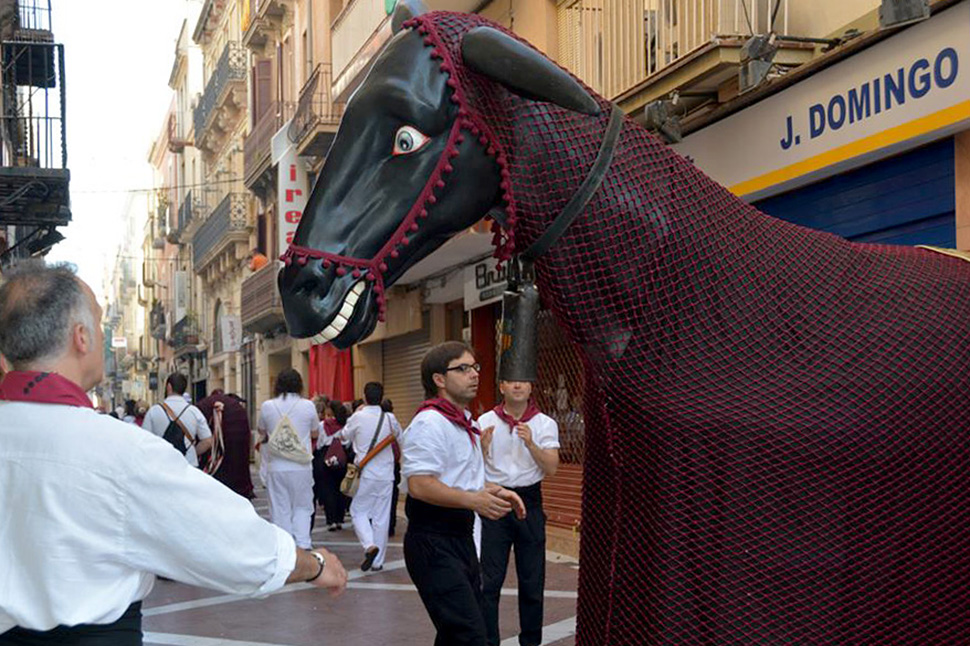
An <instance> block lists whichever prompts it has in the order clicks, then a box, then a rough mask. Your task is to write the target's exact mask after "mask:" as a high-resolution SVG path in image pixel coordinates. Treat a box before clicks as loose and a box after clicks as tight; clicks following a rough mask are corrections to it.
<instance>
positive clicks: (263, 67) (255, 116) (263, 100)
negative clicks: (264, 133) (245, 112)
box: [252, 59, 273, 127]
mask: <svg viewBox="0 0 970 646" xmlns="http://www.w3.org/2000/svg"><path fill="white" fill-rule="evenodd" d="M252 75H253V79H252V86H253V110H252V126H253V127H255V126H256V124H257V123H258V122H259V118H260V117H261V116H263V114H264V113H265V112H266V110H268V109H269V106H270V104H271V103H272V102H273V61H271V60H268V59H267V60H259V61H256V64H255V65H253V68H252Z"/></svg>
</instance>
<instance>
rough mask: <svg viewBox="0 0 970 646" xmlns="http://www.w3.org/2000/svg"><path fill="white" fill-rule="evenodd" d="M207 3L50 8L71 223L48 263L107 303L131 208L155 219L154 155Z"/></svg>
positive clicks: (65, 2)
mask: <svg viewBox="0 0 970 646" xmlns="http://www.w3.org/2000/svg"><path fill="white" fill-rule="evenodd" d="M200 6H201V2H200V1H199V0H97V1H95V2H90V1H87V0H51V23H52V25H51V27H52V31H53V33H54V40H55V41H56V42H58V43H61V44H63V45H64V59H65V61H64V69H65V77H66V88H67V110H66V113H67V114H66V124H67V153H68V160H67V161H68V168H69V169H70V171H71V183H70V192H71V212H72V222H71V224H70V225H68V226H67V227H62V228H60V229H58V230H59V231H60V232H61V233H63V234H64V236H65V237H66V240H64V241H63V242H61V243H59V244H57V245H55V247H54V248H53V250H52V251H51V253H50V254H49V255H48V260H51V261H67V262H71V263H74V264H75V265H77V267H78V274H79V275H80V277H81V278H82V279H84V280H85V281H86V282H87V283H88V284H89V285H91V286H92V288H93V289H94V291H95V293H96V294H98V296H99V300H100V299H101V297H103V291H102V278H103V276H104V268H105V266H108V267H110V266H113V264H114V259H115V257H116V254H117V252H118V245H119V243H120V241H121V238H122V233H123V231H124V228H125V225H124V220H125V214H126V207H127V200H128V199H129V196H130V197H131V198H133V200H134V202H133V204H132V208H135V209H139V208H140V209H141V210H142V211H143V212H144V213H147V208H148V202H147V192H146V191H144V190H141V191H140V190H138V189H148V188H151V186H152V171H151V166H150V165H149V163H148V153H149V151H150V150H151V145H152V141H153V140H154V139H155V137H156V136H157V135H158V133H159V132H161V129H162V125H163V121H164V117H165V113H166V111H167V110H168V107H169V104H170V102H171V100H172V96H173V92H172V89H171V88H169V86H168V79H169V75H170V73H171V71H172V64H173V63H174V62H175V44H176V41H177V40H178V35H179V30H180V29H181V26H182V20H183V19H184V18H185V17H186V16H187V15H189V16H190V18H189V26H188V29H189V30H190V32H191V30H192V29H193V28H194V26H195V18H196V17H197V16H198V11H199V7H200Z"/></svg>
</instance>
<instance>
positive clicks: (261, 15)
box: [241, 0, 293, 52]
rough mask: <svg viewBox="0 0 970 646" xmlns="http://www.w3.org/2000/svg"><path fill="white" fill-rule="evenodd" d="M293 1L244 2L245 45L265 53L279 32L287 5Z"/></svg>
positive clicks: (243, 26) (259, 0) (264, 0)
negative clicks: (275, 34) (274, 35)
mask: <svg viewBox="0 0 970 646" xmlns="http://www.w3.org/2000/svg"><path fill="white" fill-rule="evenodd" d="M292 1H293V0H243V2H242V21H241V23H242V30H243V45H245V46H246V47H248V48H250V49H252V50H254V51H257V52H258V51H263V50H264V49H265V47H267V46H268V45H271V44H272V43H271V40H270V39H271V37H272V34H273V33H275V32H276V31H278V29H279V27H280V24H281V23H282V22H283V17H284V15H285V13H286V5H287V4H289V3H291V2H292Z"/></svg>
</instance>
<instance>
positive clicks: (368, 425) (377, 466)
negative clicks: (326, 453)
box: [338, 381, 401, 572]
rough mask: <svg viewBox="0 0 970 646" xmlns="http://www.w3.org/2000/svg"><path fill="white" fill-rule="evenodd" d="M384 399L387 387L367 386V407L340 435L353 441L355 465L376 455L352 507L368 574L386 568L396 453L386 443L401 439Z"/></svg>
mask: <svg viewBox="0 0 970 646" xmlns="http://www.w3.org/2000/svg"><path fill="white" fill-rule="evenodd" d="M383 399H384V386H382V385H381V384H379V383H377V382H376V381H372V382H370V383H368V384H366V385H365V386H364V404H365V405H364V407H363V408H361V409H360V410H358V411H357V412H356V413H354V414H353V415H351V416H350V419H349V420H347V425H346V426H344V428H343V430H341V431H340V432H339V433H338V436H339V437H340V440H341V441H343V442H353V445H354V453H355V455H356V458H355V463H356V464H358V465H360V464H361V461H362V460H364V458H365V457H367V456H368V454H370V453H372V452H373V454H372V457H371V458H370V459H369V460H368V461H367V462H366V465H365V467H364V468H363V470H362V471H361V472H360V475H359V476H358V477H359V478H360V488H359V489H358V490H357V495H355V496H354V501H353V502H352V503H351V505H350V517H351V519H352V520H353V522H354V532H355V533H356V534H357V540H359V541H360V545H361V547H363V548H364V561H363V563H361V565H360V569H361V570H364V571H365V572H366V571H367V570H370V569H374V570H381V569H383V568H384V557H385V553H386V552H387V531H388V525H389V523H390V515H391V504H392V502H393V501H392V500H391V497H392V494H393V489H394V451H393V449H392V447H391V446H390V444H387V443H386V440H387V438H389V437H391V438H395V439H396V438H400V437H401V425H400V424H399V423H398V421H397V418H396V417H394V414H393V413H385V412H384V410H383V409H382V408H381V401H382V400H383ZM378 425H380V426H379V427H378Z"/></svg>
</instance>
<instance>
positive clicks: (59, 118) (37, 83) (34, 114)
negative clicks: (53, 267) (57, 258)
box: [0, 32, 70, 226]
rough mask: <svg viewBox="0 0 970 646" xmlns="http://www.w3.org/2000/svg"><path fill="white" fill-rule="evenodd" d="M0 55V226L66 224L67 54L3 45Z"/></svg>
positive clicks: (53, 48) (34, 45) (52, 47)
mask: <svg viewBox="0 0 970 646" xmlns="http://www.w3.org/2000/svg"><path fill="white" fill-rule="evenodd" d="M18 33H19V32H18ZM0 53H2V68H0V75H2V85H3V87H4V98H3V100H2V101H0V103H2V114H0V167H2V169H0V224H7V223H11V224H30V225H45V226H49V225H54V226H56V225H62V224H67V223H68V222H69V221H70V208H69V206H70V198H69V194H68V183H69V181H70V173H69V172H68V170H67V132H66V125H65V124H66V119H65V106H66V99H65V97H66V79H65V76H64V48H63V46H62V45H59V44H55V43H46V42H25V41H16V42H12V41H4V42H3V43H2V44H0Z"/></svg>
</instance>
